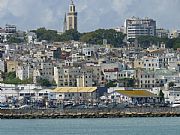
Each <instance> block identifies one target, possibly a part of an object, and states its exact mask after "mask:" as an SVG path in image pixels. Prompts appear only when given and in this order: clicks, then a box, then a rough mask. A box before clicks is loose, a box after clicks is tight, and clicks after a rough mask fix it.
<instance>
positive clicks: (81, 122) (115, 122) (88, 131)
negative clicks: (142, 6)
mask: <svg viewBox="0 0 180 135" xmlns="http://www.w3.org/2000/svg"><path fill="white" fill-rule="evenodd" d="M0 135H180V118H175V117H174V118H119V119H47V120H41V119H39V120H38V119H36V120H0Z"/></svg>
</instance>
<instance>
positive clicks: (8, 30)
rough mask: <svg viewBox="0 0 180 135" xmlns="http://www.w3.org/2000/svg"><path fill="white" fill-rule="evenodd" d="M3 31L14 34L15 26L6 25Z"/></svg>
mask: <svg viewBox="0 0 180 135" xmlns="http://www.w3.org/2000/svg"><path fill="white" fill-rule="evenodd" d="M5 31H6V33H16V26H15V25H9V24H6V26H5Z"/></svg>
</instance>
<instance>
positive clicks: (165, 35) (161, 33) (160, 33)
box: [156, 28, 169, 38]
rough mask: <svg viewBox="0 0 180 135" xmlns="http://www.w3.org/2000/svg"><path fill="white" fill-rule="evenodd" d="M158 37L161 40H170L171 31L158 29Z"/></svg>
mask: <svg viewBox="0 0 180 135" xmlns="http://www.w3.org/2000/svg"><path fill="white" fill-rule="evenodd" d="M156 36H157V37H159V38H168V37H169V30H166V29H163V28H159V29H156Z"/></svg>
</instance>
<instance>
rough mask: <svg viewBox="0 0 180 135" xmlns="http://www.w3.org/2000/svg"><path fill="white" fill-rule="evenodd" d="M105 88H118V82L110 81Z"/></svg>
mask: <svg viewBox="0 0 180 135" xmlns="http://www.w3.org/2000/svg"><path fill="white" fill-rule="evenodd" d="M105 86H106V87H107V88H109V87H116V86H117V82H114V81H109V82H108V83H106V85H105Z"/></svg>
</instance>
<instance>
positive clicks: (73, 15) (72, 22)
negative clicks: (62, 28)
mask: <svg viewBox="0 0 180 135" xmlns="http://www.w3.org/2000/svg"><path fill="white" fill-rule="evenodd" d="M71 29H73V30H76V31H77V12H76V7H75V5H74V3H73V0H71V4H70V5H69V13H68V15H67V30H71Z"/></svg>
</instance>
